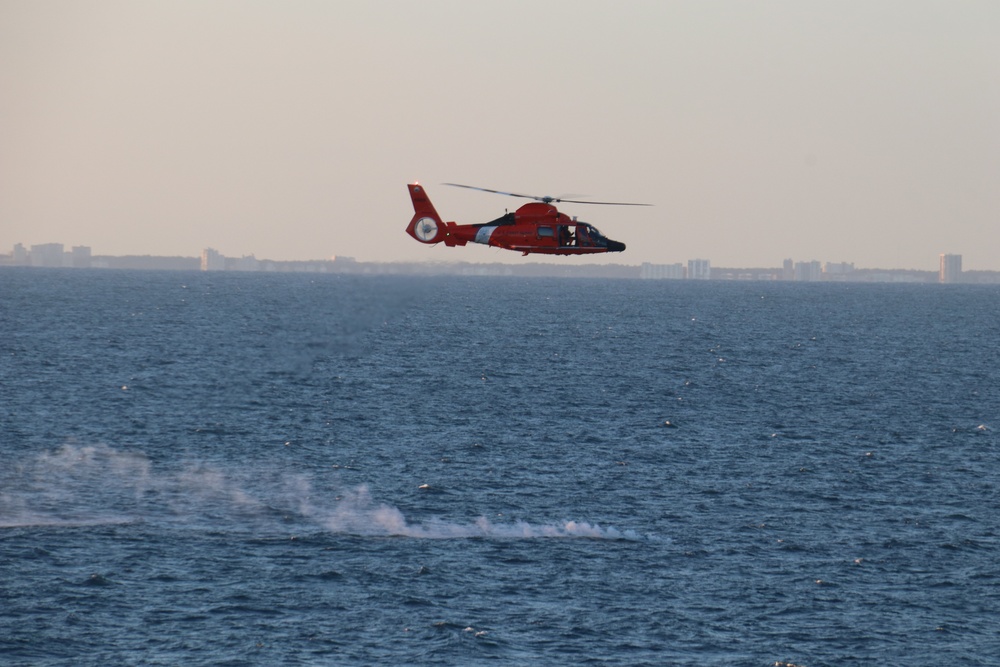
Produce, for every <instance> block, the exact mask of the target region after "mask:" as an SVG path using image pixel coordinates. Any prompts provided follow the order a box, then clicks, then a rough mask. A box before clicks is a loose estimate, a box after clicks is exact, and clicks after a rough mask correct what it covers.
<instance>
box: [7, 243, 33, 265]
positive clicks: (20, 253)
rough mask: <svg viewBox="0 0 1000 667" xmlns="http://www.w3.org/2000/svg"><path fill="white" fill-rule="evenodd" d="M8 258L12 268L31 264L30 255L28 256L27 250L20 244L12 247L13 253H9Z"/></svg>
mask: <svg viewBox="0 0 1000 667" xmlns="http://www.w3.org/2000/svg"><path fill="white" fill-rule="evenodd" d="M10 257H11V262H12V263H13V264H14V266H27V265H28V264H30V263H31V255H30V254H28V249H27V248H25V247H24V245H22V244H20V243H18V244H16V245H15V246H14V252H12V253H11V256H10Z"/></svg>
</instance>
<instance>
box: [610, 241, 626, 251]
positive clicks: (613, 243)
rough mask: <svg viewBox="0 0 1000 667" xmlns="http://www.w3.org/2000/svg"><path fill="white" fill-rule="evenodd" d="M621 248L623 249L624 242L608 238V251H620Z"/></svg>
mask: <svg viewBox="0 0 1000 667" xmlns="http://www.w3.org/2000/svg"><path fill="white" fill-rule="evenodd" d="M623 250H625V244H624V243H620V242H618V241H612V240H610V239H608V252H622V251H623Z"/></svg>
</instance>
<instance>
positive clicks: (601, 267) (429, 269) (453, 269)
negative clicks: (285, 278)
mask: <svg viewBox="0 0 1000 667" xmlns="http://www.w3.org/2000/svg"><path fill="white" fill-rule="evenodd" d="M88 259H89V262H87V263H86V264H85V265H66V264H63V265H62V266H53V265H41V266H32V265H30V264H25V263H15V262H13V261H12V257H11V256H10V255H6V256H0V267H21V268H67V269H95V270H99V269H118V270H133V271H202V270H203V269H202V262H201V259H200V258H198V257H174V256H156V255H124V256H113V255H94V256H91V257H89V258H88ZM226 259H227V260H228V261H227V262H226V263H225V264H222V265H220V266H218V267H217V268H213V269H212V270H210V271H206V272H208V273H213V272H227V273H232V272H237V273H322V274H349V275H414V276H417V275H457V276H518V277H566V278H610V279H647V280H695V279H694V278H687V277H685V276H684V275H683V273H682V272H681V273H678V271H677V267H680V266H681V265H679V264H674V265H654V264H648V263H646V264H641V265H637V264H631V265H630V264H586V265H572V264H565V265H559V264H542V263H537V262H528V263H524V264H504V263H499V262H493V263H475V262H359V261H355V260H353V259H344V258H338V259H332V260H312V261H276V260H257V259H253V258H249V259H248V258H239V259H237V258H226ZM662 268H668V269H673V271H667V272H665V271H659V270H657V269H662ZM786 276H787V273H783V269H782V268H781V267H759V268H731V267H711V271H710V274H709V275H708V277H704V278H698V279H697V280H716V281H718V280H723V281H741V282H747V281H750V282H753V281H756V282H838V283H863V282H869V283H933V284H937V283H938V282H939V275H938V272H937V271H922V270H915V269H878V268H876V269H865V268H862V269H855V268H852V269H850V270H849V271H846V272H843V273H837V274H833V275H828V274H825V273H823V274H819V275H818V276H812V277H811V278H809V279H799V280H795V279H794V278H788V277H786ZM956 282H958V283H962V284H1000V271H963V272H962V274H961V277H960V279H959V280H958V281H956Z"/></svg>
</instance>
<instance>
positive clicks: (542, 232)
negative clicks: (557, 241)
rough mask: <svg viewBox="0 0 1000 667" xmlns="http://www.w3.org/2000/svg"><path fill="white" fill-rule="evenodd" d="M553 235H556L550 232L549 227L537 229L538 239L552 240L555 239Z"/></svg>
mask: <svg viewBox="0 0 1000 667" xmlns="http://www.w3.org/2000/svg"><path fill="white" fill-rule="evenodd" d="M555 235H556V234H555V232H554V231H552V228H551V227H539V228H538V238H543V237H548V238H553V237H555Z"/></svg>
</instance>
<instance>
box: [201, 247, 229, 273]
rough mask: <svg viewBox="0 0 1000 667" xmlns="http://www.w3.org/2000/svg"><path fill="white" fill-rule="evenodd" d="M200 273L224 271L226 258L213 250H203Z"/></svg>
mask: <svg viewBox="0 0 1000 667" xmlns="http://www.w3.org/2000/svg"><path fill="white" fill-rule="evenodd" d="M201 270H202V271H225V270H226V258H225V257H223V256H222V255H221V254H220V253H219V251H218V250H216V249H215V248H205V249H204V250H202V251H201Z"/></svg>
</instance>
